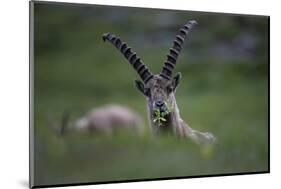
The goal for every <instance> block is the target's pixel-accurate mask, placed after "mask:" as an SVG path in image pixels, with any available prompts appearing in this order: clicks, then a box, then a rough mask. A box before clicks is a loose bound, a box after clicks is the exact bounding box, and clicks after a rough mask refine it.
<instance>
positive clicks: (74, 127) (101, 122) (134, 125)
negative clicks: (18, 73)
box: [47, 104, 144, 136]
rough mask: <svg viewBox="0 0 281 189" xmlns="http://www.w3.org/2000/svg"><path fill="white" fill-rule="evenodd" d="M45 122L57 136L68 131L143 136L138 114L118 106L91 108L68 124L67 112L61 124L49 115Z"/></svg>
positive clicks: (142, 126) (140, 119)
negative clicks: (118, 132) (131, 132)
mask: <svg viewBox="0 0 281 189" xmlns="http://www.w3.org/2000/svg"><path fill="white" fill-rule="evenodd" d="M47 121H48V123H47V125H48V126H49V128H50V129H51V130H53V131H54V132H55V133H56V134H58V135H64V134H66V132H69V131H87V132H91V133H93V134H95V133H99V134H105V135H108V136H110V135H112V134H114V132H115V131H118V130H129V131H133V133H136V134H137V135H139V136H142V135H143V134H144V124H143V120H142V118H141V117H140V116H139V114H137V113H136V112H135V111H133V110H131V109H130V108H128V107H126V106H123V105H118V104H107V105H104V106H100V107H96V108H93V109H91V110H90V111H88V112H87V113H86V114H85V115H84V116H82V117H80V118H79V119H77V120H75V121H73V122H69V114H68V113H67V112H64V114H63V116H62V120H61V123H59V122H57V121H56V120H55V119H54V118H53V116H52V115H51V114H50V113H49V114H48V115H47Z"/></svg>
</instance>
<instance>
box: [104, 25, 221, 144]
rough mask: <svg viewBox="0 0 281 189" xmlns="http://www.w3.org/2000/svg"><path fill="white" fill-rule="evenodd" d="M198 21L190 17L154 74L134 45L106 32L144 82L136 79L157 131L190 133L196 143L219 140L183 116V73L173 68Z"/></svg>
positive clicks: (186, 134) (152, 125)
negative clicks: (179, 101) (177, 96)
mask: <svg viewBox="0 0 281 189" xmlns="http://www.w3.org/2000/svg"><path fill="white" fill-rule="evenodd" d="M195 24H197V22H196V21H194V20H192V21H189V22H187V23H186V24H185V25H184V26H183V27H182V28H181V29H180V30H179V32H178V34H177V35H176V38H175V40H174V41H173V46H172V48H170V50H169V54H168V55H167V59H166V61H165V63H164V65H163V67H162V70H161V72H160V73H159V74H152V73H151V72H150V70H149V69H148V68H147V67H146V65H145V64H144V63H143V62H142V61H141V59H140V58H139V57H138V56H137V55H136V53H135V52H133V51H132V50H131V47H129V46H128V45H127V43H125V42H122V40H121V39H120V38H119V37H117V36H115V35H113V34H111V33H105V34H103V40H104V41H106V40H108V41H110V42H111V43H112V44H113V45H114V46H115V47H116V48H117V49H118V50H119V51H120V52H121V53H122V54H123V55H124V56H125V58H126V59H127V60H128V61H129V62H130V64H131V65H132V66H133V68H134V69H135V70H136V71H137V73H138V74H139V76H140V77H141V79H142V81H143V82H142V81H139V80H136V81H135V84H136V87H137V88H138V89H139V90H140V92H141V93H142V94H143V95H144V96H145V97H146V100H147V107H148V108H147V109H148V115H149V120H150V125H151V127H152V129H153V130H154V131H155V132H158V133H171V132H172V133H174V134H176V135H177V136H179V137H190V138H191V139H192V140H194V141H195V142H197V143H212V142H214V141H216V138H215V137H214V136H213V135H212V134H211V133H208V132H199V131H196V130H194V129H192V128H191V127H189V126H188V124H187V123H185V122H184V121H183V120H182V119H181V117H180V113H179V109H178V106H177V103H176V99H175V93H176V88H177V86H178V84H179V82H180V79H181V74H180V73H177V74H176V75H175V76H174V77H172V71H173V69H174V68H175V66H176V61H177V58H178V55H179V54H180V51H181V49H182V46H183V43H184V40H185V38H186V36H187V34H188V33H189V31H190V30H191V28H192V27H193V26H194V25H195Z"/></svg>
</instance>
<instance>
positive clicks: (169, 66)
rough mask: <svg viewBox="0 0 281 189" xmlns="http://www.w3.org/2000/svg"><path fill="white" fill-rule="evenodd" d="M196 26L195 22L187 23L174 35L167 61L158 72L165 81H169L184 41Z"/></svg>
mask: <svg viewBox="0 0 281 189" xmlns="http://www.w3.org/2000/svg"><path fill="white" fill-rule="evenodd" d="M195 24H197V22H196V21H195V20H191V21H188V22H187V23H186V24H185V25H184V26H183V27H182V28H181V29H180V30H179V32H178V34H177V35H176V39H175V40H174V45H173V47H172V48H170V52H169V54H168V55H167V60H166V62H165V63H164V65H163V68H162V70H161V72H160V75H161V76H162V77H164V78H166V79H171V77H172V71H173V69H174V67H175V66H176V62H177V58H178V56H179V54H180V51H181V49H182V46H183V43H184V40H185V38H186V36H187V34H188V32H189V30H191V28H192V27H193V25H195Z"/></svg>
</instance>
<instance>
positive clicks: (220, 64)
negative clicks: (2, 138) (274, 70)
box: [34, 2, 269, 185]
mask: <svg viewBox="0 0 281 189" xmlns="http://www.w3.org/2000/svg"><path fill="white" fill-rule="evenodd" d="M34 11H35V12H34V13H35V14H34V15H35V17H34V18H35V20H34V39H35V41H34V46H35V52H34V53H35V57H34V106H35V107H34V108H35V109H34V114H35V117H34V132H35V144H34V148H35V149H34V150H35V162H34V163H35V184H36V185H46V184H65V183H81V182H100V181H116V180H130V179H148V178H165V177H180V176H197V175H213V174H229V173H245V172H261V171H267V170H268V169H269V167H268V166H269V165H268V132H269V129H268V119H269V118H268V24H269V23H268V18H267V17H262V16H245V15H244V16H242V15H229V14H214V13H201V12H190V11H172V10H156V9H138V8H125V7H109V6H90V5H71V4H65V5H63V4H46V3H38V2H36V3H35V8H34ZM191 19H194V20H197V22H198V23H199V24H198V25H197V26H196V27H194V28H193V29H192V31H191V32H190V34H189V36H188V39H187V40H186V43H185V46H184V48H183V50H182V53H181V55H180V57H179V59H178V64H177V67H176V68H175V73H176V72H178V71H180V72H181V73H182V75H183V78H182V81H181V83H180V86H179V88H178V90H177V94H176V98H177V103H178V106H179V109H180V111H181V116H182V118H183V119H184V120H185V121H186V122H187V123H188V124H189V125H190V126H191V127H192V128H194V129H197V130H200V131H209V132H212V133H213V134H214V135H215V136H216V137H217V139H218V142H217V144H216V145H215V146H198V145H196V144H194V143H193V142H192V141H191V140H189V139H182V140H178V139H176V138H173V137H155V138H153V137H152V138H151V137H149V135H147V136H144V137H142V138H136V137H134V136H133V135H129V134H119V135H117V136H114V137H112V138H108V137H103V136H93V135H89V134H86V133H69V134H68V135H65V136H58V135H56V134H55V133H54V132H53V131H52V130H51V129H50V128H48V127H47V125H46V115H47V114H48V113H51V114H53V115H54V116H55V117H56V118H57V119H60V117H61V116H62V113H63V112H64V111H65V110H67V111H69V112H71V120H75V119H77V118H79V117H80V116H82V115H83V114H85V112H87V111H88V110H89V109H91V108H93V107H97V106H101V105H104V104H108V103H118V104H122V105H126V106H129V107H130V108H132V109H134V110H135V111H137V112H138V113H140V114H141V115H142V117H143V119H144V120H146V116H147V115H146V104H145V98H144V97H143V96H142V95H141V94H140V93H139V91H138V90H137V89H136V88H135V87H134V84H133V81H134V79H136V78H138V75H137V74H136V73H135V71H134V70H133V68H132V67H131V66H130V65H129V63H128V62H127V61H126V60H125V58H124V57H123V56H122V55H121V54H120V52H118V51H117V50H116V49H115V47H113V46H112V45H111V44H110V43H104V42H102V39H101V36H102V34H103V33H105V32H111V33H115V34H117V35H118V36H120V37H121V39H123V40H124V41H126V42H127V43H128V44H129V45H130V46H131V47H132V48H133V50H134V51H136V52H137V54H138V56H140V57H141V58H142V60H143V61H144V62H145V63H146V64H147V65H148V66H149V68H150V69H151V70H152V71H153V72H154V73H157V72H159V71H160V69H161V66H162V63H163V62H164V60H165V59H166V54H167V53H168V50H169V48H170V47H171V45H172V41H173V40H174V37H175V35H176V33H177V31H178V29H179V28H180V27H182V26H183V25H184V24H185V23H186V22H187V21H188V20H191Z"/></svg>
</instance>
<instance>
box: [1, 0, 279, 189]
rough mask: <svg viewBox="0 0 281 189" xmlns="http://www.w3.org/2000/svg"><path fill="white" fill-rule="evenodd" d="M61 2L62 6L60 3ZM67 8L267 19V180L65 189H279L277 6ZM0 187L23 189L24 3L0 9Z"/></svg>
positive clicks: (234, 1)
mask: <svg viewBox="0 0 281 189" xmlns="http://www.w3.org/2000/svg"><path fill="white" fill-rule="evenodd" d="M61 2H62V1H61ZM67 2H78V3H90V4H106V5H121V6H122V5H123V6H134V7H152V8H163V9H165V8H166V9H183V10H197V11H211V12H228V13H246V14H259V15H270V16H271V102H272V103H271V174H265V175H247V176H229V177H211V178H197V179H183V180H182V179H181V180H168V181H153V182H136V183H122V184H106V185H94V186H81V187H68V188H100V189H101V188H103V189H104V188H105V189H110V188H112V189H113V188H120V189H121V188H122V189H123V188H125V189H126V188H128V189H129V188H144V187H147V188H153V189H158V188H187V187H188V188H199V189H200V188H216V189H219V188H223V189H224V188H226V187H227V188H229V189H232V188H233V189H234V188H235V189H237V188H245V187H253V188H257V189H258V188H263V189H264V188H267V187H270V188H271V186H270V185H273V186H278V185H279V186H280V183H279V182H278V181H279V179H280V178H281V177H280V170H281V166H280V161H281V156H280V152H281V150H280V145H279V144H280V140H279V138H280V133H281V129H280V128H281V124H280V121H279V119H278V118H279V117H280V114H281V113H280V108H279V107H281V103H280V102H281V101H280V97H281V91H280V87H279V86H280V85H281V84H280V83H281V82H279V81H280V76H279V75H280V73H281V72H280V71H281V70H280V66H281V61H280V56H279V54H280V50H279V49H280V44H281V43H280V37H279V35H280V34H281V29H280V20H281V19H280V13H279V12H280V6H278V1H274V0H268V1H245V0H231V1H230V0H228V1H226V0H221V1H218V0H212V1H207V0H193V1H188V0H173V1H164V0H162V1H151V0H134V1H132V0H93V1H90V0H67ZM0 14H1V15H0V32H1V35H0V45H1V49H0V58H1V59H0V95H1V96H0V128H1V130H0V140H1V142H0V145H1V146H0V147H1V148H0V149H1V153H0V179H1V182H0V186H1V188H27V186H28V105H29V104H28V99H29V97H28V92H29V86H28V74H29V66H28V65H29V63H28V55H29V54H28V41H29V40H28V36H29V29H28V24H29V22H28V18H29V17H28V1H27V0H21V1H20V0H17V1H12V0H10V1H3V2H1V6H0Z"/></svg>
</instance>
